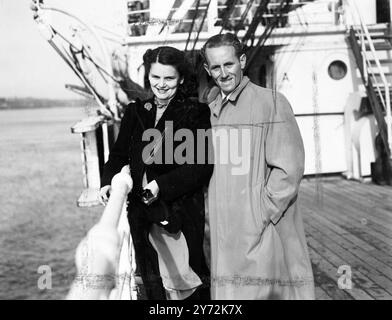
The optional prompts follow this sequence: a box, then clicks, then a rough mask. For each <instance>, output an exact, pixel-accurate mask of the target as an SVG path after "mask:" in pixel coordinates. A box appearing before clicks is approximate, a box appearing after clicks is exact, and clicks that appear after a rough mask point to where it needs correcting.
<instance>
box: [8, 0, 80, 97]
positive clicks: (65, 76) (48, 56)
mask: <svg viewBox="0 0 392 320" xmlns="http://www.w3.org/2000/svg"><path fill="white" fill-rule="evenodd" d="M65 83H71V84H78V85H79V84H80V81H79V79H78V78H77V76H76V75H75V74H74V73H73V71H72V70H71V69H70V68H69V67H68V66H67V65H66V64H65V62H64V61H63V60H62V59H61V58H60V57H59V56H58V55H57V53H56V52H55V51H54V50H53V49H52V47H51V46H50V45H49V44H48V42H47V41H46V40H45V39H44V37H43V36H42V35H41V34H40V32H39V30H38V28H37V25H36V23H35V22H34V20H33V17H32V11H31V10H30V0H0V97H37V98H53V99H55V98H56V99H68V98H69V99H75V98H78V97H79V95H77V94H75V93H73V92H71V91H69V90H67V89H65V87H64V85H65Z"/></svg>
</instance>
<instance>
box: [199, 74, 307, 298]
mask: <svg viewBox="0 0 392 320" xmlns="http://www.w3.org/2000/svg"><path fill="white" fill-rule="evenodd" d="M212 92H214V91H212ZM215 93H216V97H214V93H212V99H210V101H211V102H210V103H209V106H210V108H211V124H212V130H213V137H214V139H213V141H214V149H215V152H214V156H215V160H214V161H215V167H214V173H213V176H212V178H211V181H210V185H209V189H208V199H207V204H206V205H207V210H208V215H209V228H210V241H211V277H212V281H211V283H212V287H211V293H212V298H213V299H314V283H313V273H312V268H311V264H310V260H309V254H308V249H307V244H306V239H305V234H304V228H303V223H302V218H301V215H300V212H298V210H297V193H298V189H299V184H300V181H301V178H302V175H303V172H304V147H303V142H302V138H301V135H300V132H299V129H298V126H297V123H296V121H295V118H294V114H293V112H292V109H291V106H290V104H289V102H288V101H287V100H286V98H285V97H284V96H283V95H281V94H279V93H276V92H273V91H272V90H270V89H266V88H262V87H259V86H256V85H255V84H253V83H251V82H250V81H249V79H248V78H247V77H243V79H242V81H241V83H240V84H239V86H238V87H237V88H236V89H235V91H233V92H232V93H231V95H230V96H229V98H228V101H225V102H224V103H223V104H222V97H221V94H220V93H219V90H215ZM210 96H211V95H210Z"/></svg>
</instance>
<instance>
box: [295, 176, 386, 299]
mask: <svg viewBox="0 0 392 320" xmlns="http://www.w3.org/2000/svg"><path fill="white" fill-rule="evenodd" d="M298 203H299V209H300V210H301V212H302V215H303V218H304V227H305V233H306V238H307V241H308V246H309V254H310V258H311V261H312V266H313V272H314V276H315V284H316V298H317V299H323V300H328V299H333V300H342V299H356V300H368V299H377V300H384V299H387V300H391V299H392V187H390V186H385V187H384V186H377V185H374V184H370V183H358V182H356V181H349V180H344V179H342V178H336V177H333V178H320V177H316V178H312V179H304V180H303V181H302V183H301V187H300V192H299V201H298ZM341 265H349V266H350V267H351V269H352V281H353V288H352V289H351V290H342V289H339V287H338V284H337V279H338V277H339V274H338V273H337V269H338V267H339V266H341Z"/></svg>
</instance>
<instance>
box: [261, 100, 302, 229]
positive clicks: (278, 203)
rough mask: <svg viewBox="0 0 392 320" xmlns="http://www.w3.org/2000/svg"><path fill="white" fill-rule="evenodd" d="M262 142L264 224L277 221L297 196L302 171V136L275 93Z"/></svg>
mask: <svg viewBox="0 0 392 320" xmlns="http://www.w3.org/2000/svg"><path fill="white" fill-rule="evenodd" d="M271 112H272V115H271V120H272V121H271V123H269V125H268V132H267V134H266V141H265V157H266V165H267V170H266V182H265V184H264V188H263V191H262V193H261V206H262V209H263V212H264V213H265V215H266V218H267V223H268V221H272V222H273V223H274V224H276V223H277V222H278V221H279V219H280V218H281V217H282V215H283V214H284V212H285V211H286V210H287V208H288V207H289V206H290V204H291V203H292V202H293V201H294V200H295V199H296V196H297V193H298V189H299V184H300V182H301V179H302V176H303V173H304V161H305V154H304V147H303V142H302V137H301V134H300V131H299V128H298V125H297V122H296V120H295V117H294V113H293V111H292V109H291V106H290V104H289V102H288V101H287V99H286V98H285V97H284V96H283V95H282V94H277V97H276V104H275V105H274V106H273V107H272V110H271Z"/></svg>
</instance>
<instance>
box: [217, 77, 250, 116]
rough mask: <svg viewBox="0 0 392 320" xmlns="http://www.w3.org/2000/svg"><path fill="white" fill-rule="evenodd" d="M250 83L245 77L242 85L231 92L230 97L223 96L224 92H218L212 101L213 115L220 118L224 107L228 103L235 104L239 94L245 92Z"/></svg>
mask: <svg viewBox="0 0 392 320" xmlns="http://www.w3.org/2000/svg"><path fill="white" fill-rule="evenodd" d="M249 81H250V80H249V78H248V77H247V76H243V77H242V80H241V82H240V84H239V85H238V86H237V87H236V88H235V89H234V90H233V91H232V92H230V93H229V94H228V95H226V97H223V96H222V92H221V91H220V90H216V95H215V97H212V101H211V103H212V113H213V114H214V115H215V117H218V116H219V114H220V112H221V110H222V107H223V105H224V104H225V103H226V102H227V101H231V102H234V101H236V100H237V98H238V96H239V94H240V93H241V92H242V90H244V88H245V87H246V85H247V84H248V83H249ZM224 98H226V99H224ZM224 100H225V101H224ZM223 101H224V103H222V102H223Z"/></svg>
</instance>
